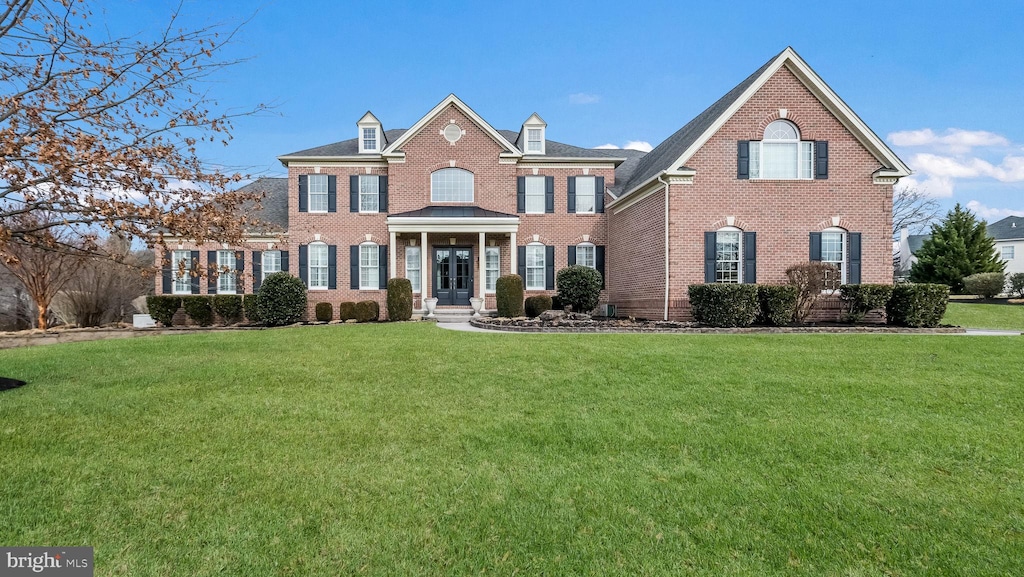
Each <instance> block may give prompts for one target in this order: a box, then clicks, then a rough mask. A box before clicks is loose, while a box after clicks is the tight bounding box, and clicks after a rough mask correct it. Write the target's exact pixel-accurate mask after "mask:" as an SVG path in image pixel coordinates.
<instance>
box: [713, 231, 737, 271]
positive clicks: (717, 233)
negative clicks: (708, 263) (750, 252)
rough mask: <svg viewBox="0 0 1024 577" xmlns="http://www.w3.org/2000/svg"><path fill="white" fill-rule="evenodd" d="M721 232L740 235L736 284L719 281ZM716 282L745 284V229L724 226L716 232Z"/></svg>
mask: <svg viewBox="0 0 1024 577" xmlns="http://www.w3.org/2000/svg"><path fill="white" fill-rule="evenodd" d="M720 232H735V233H738V235H739V241H738V244H737V246H738V252H737V266H736V282H735V283H726V282H720V281H719V280H718V233H720ZM715 282H716V283H720V284H743V229H741V228H737V227H735V226H724V227H722V228H720V229H718V230H716V231H715Z"/></svg>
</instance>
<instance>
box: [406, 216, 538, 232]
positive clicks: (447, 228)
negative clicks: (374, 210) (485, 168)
mask: <svg viewBox="0 0 1024 577" xmlns="http://www.w3.org/2000/svg"><path fill="white" fill-rule="evenodd" d="M388 232H493V233H499V232H519V217H507V218H505V217H497V218H495V217H457V218H456V217H453V218H435V217H429V216H398V217H396V216H389V217H388Z"/></svg>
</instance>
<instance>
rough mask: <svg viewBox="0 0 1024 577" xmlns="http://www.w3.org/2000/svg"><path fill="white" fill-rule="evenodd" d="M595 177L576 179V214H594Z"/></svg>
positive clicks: (579, 177) (578, 177)
mask: <svg viewBox="0 0 1024 577" xmlns="http://www.w3.org/2000/svg"><path fill="white" fill-rule="evenodd" d="M594 182H595V181H594V177H593V176H577V177H576V212H582V213H588V212H594V186H595V184H594Z"/></svg>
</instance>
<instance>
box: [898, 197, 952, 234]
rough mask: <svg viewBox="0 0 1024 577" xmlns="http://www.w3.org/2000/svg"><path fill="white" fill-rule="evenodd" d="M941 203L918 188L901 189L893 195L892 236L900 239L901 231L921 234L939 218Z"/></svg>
mask: <svg viewBox="0 0 1024 577" xmlns="http://www.w3.org/2000/svg"><path fill="white" fill-rule="evenodd" d="M941 212H942V209H941V207H940V206H939V201H937V200H935V199H934V198H932V197H930V196H928V195H927V194H925V193H923V192H921V191H920V190H918V189H916V188H911V187H907V186H904V187H901V188H896V189H894V190H893V194H892V236H893V238H894V239H896V238H899V235H900V229H901V228H903V227H907V230H909V231H910V232H911V233H920V232H922V231H924V230H925V229H926V228H927V227H928V225H930V224H931V223H932V222H934V221H935V220H937V219H938V218H939V215H940V213H941Z"/></svg>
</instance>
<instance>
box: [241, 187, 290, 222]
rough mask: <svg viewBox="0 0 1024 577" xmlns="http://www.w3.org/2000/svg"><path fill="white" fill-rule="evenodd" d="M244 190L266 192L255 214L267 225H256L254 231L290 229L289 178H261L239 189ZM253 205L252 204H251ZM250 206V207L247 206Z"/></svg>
mask: <svg viewBox="0 0 1024 577" xmlns="http://www.w3.org/2000/svg"><path fill="white" fill-rule="evenodd" d="M238 190H240V191H244V192H261V193H264V195H265V196H264V197H263V200H262V201H261V202H260V205H261V207H262V208H261V209H260V210H257V211H255V212H254V213H253V216H254V217H255V218H257V219H259V220H260V221H262V222H264V223H266V224H267V225H268V226H267V227H260V226H256V227H254V229H253V232H284V231H286V230H288V179H287V178H268V177H264V178H260V179H257V180H254V181H253V182H250V183H249V184H247V185H245V186H243V187H242V188H240V189H238ZM250 207H251V205H250ZM245 208H249V207H245Z"/></svg>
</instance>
